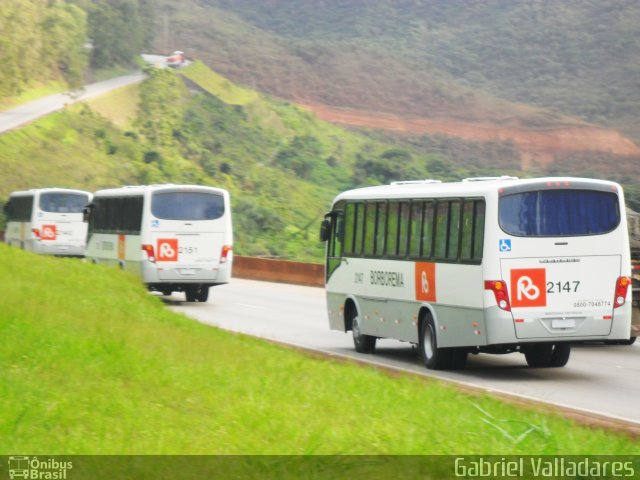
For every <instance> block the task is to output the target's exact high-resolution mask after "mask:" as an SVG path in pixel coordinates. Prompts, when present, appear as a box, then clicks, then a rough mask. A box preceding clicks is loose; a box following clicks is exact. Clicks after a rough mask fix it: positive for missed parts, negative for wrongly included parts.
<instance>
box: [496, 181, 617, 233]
mask: <svg viewBox="0 0 640 480" xmlns="http://www.w3.org/2000/svg"><path fill="white" fill-rule="evenodd" d="M499 222H500V227H501V228H502V230H504V231H505V232H506V233H508V234H510V235H514V236H520V237H565V236H578V235H598V234H603V233H607V232H610V231H612V230H614V229H615V228H616V227H617V226H618V224H619V223H620V209H619V205H618V196H617V195H616V194H615V193H613V192H605V191H599V190H572V189H562V190H536V191H528V192H519V193H514V194H508V195H504V196H503V197H501V198H500V204H499Z"/></svg>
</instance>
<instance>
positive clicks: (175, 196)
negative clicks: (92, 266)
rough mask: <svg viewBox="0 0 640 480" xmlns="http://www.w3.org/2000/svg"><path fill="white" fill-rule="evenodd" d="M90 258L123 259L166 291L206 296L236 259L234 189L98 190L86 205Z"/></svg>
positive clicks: (108, 261)
mask: <svg viewBox="0 0 640 480" xmlns="http://www.w3.org/2000/svg"><path fill="white" fill-rule="evenodd" d="M86 217H87V220H88V223H89V236H88V241H87V259H88V260H89V261H92V262H94V263H106V264H112V265H118V266H120V268H122V269H126V270H130V271H132V272H134V273H136V274H137V275H139V276H140V277H141V278H142V281H143V282H144V283H145V284H146V285H147V287H148V288H149V289H150V290H153V291H158V292H161V293H163V294H165V295H169V294H171V292H176V291H180V292H185V294H186V298H187V301H189V302H195V301H198V302H205V301H206V300H207V298H208V295H209V287H211V286H214V285H220V284H224V283H228V282H229V280H230V278H231V268H232V263H233V250H232V248H233V247H232V245H233V233H232V227H231V206H230V202H229V193H228V192H227V191H226V190H223V189H221V188H213V187H205V186H195V185H152V186H132V187H123V188H114V189H108V190H100V191H97V192H96V193H95V195H94V197H93V201H92V203H91V204H90V205H89V206H88V207H87V209H86Z"/></svg>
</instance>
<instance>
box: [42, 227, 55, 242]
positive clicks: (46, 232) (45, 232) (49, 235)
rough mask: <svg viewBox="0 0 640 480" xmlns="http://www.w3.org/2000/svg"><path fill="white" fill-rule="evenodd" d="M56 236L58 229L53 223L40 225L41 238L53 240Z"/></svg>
mask: <svg viewBox="0 0 640 480" xmlns="http://www.w3.org/2000/svg"><path fill="white" fill-rule="evenodd" d="M57 236H58V229H57V228H56V226H55V225H42V234H41V238H42V240H55V239H56V237H57Z"/></svg>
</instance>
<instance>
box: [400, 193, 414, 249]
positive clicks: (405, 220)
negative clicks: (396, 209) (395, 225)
mask: <svg viewBox="0 0 640 480" xmlns="http://www.w3.org/2000/svg"><path fill="white" fill-rule="evenodd" d="M410 219H411V203H409V202H402V203H401V204H400V215H399V221H400V225H399V233H398V255H399V256H401V257H405V256H407V254H408V253H409V252H408V250H407V247H408V245H409V220H410Z"/></svg>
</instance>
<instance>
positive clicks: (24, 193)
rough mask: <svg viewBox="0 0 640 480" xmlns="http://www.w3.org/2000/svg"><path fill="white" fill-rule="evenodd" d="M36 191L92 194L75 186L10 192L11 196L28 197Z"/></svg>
mask: <svg viewBox="0 0 640 480" xmlns="http://www.w3.org/2000/svg"><path fill="white" fill-rule="evenodd" d="M36 193H86V194H87V195H91V192H87V191H86V190H76V189H74V188H58V187H48V188H32V189H30V190H20V191H16V192H11V193H10V194H9V197H26V196H29V195H35V194H36Z"/></svg>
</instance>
